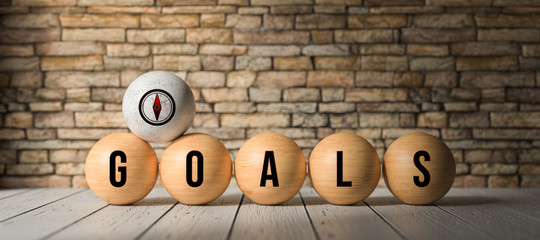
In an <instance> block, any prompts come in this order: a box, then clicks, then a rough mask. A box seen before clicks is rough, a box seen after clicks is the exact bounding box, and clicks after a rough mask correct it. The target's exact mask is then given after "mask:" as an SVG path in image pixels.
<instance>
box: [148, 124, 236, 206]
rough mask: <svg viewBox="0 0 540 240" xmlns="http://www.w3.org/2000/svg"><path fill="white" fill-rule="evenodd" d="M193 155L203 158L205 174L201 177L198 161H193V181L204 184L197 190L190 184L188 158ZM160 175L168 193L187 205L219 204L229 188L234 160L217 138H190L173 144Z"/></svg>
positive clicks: (196, 158)
mask: <svg viewBox="0 0 540 240" xmlns="http://www.w3.org/2000/svg"><path fill="white" fill-rule="evenodd" d="M192 151H198V152H199V153H200V154H201V157H202V158H203V159H202V168H203V174H202V176H199V175H198V173H197V171H198V169H199V165H198V164H197V162H198V161H199V159H198V157H193V158H190V159H189V161H191V163H192V168H191V173H192V175H191V179H190V180H191V181H193V182H197V181H201V183H200V185H199V186H197V187H192V186H190V185H189V184H188V182H187V178H186V173H187V168H186V163H187V161H188V159H187V156H188V154H189V153H190V152H192ZM159 174H160V176H161V180H162V182H163V185H164V186H165V188H166V189H167V191H168V192H169V193H170V194H171V195H172V196H173V197H174V198H175V199H176V200H178V201H180V202H181V203H184V204H206V203H209V202H211V201H214V200H216V199H217V198H218V197H219V196H221V194H223V192H225V190H226V189H227V186H229V182H230V181H231V175H232V160H231V156H230V154H229V151H228V150H227V148H225V146H224V145H223V144H222V143H221V142H220V141H219V140H218V139H216V138H214V137H212V136H210V135H207V134H200V133H196V134H188V135H184V136H182V137H180V138H179V139H176V140H175V141H173V142H172V143H171V144H170V145H169V146H168V147H167V149H165V152H164V153H163V156H162V157H161V162H160V165H159Z"/></svg>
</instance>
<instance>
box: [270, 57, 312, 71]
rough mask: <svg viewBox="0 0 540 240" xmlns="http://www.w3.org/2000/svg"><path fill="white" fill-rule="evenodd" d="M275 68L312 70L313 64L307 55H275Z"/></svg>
mask: <svg viewBox="0 0 540 240" xmlns="http://www.w3.org/2000/svg"><path fill="white" fill-rule="evenodd" d="M273 66H274V69H275V70H312V69H313V64H312V63H311V58H309V57H275V58H274V65H273Z"/></svg>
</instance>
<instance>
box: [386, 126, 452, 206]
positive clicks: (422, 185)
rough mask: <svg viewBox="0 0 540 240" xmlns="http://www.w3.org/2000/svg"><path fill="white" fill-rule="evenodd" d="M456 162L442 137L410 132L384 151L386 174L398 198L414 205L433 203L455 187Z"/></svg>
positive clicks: (388, 183)
mask: <svg viewBox="0 0 540 240" xmlns="http://www.w3.org/2000/svg"><path fill="white" fill-rule="evenodd" d="M455 175H456V162H455V160H454V156H453V155H452V152H450V149H449V148H448V147H447V146H446V144H444V142H442V141H441V140H440V139H439V138H436V137H434V136H432V135H429V134H425V133H410V134H407V135H404V136H401V137H400V138H398V139H397V140H396V141H394V142H393V143H392V144H391V145H390V147H388V150H387V151H386V153H385V154H384V160H383V176H384V181H385V182H386V186H387V187H388V189H389V190H390V191H391V192H392V194H394V196H396V197H397V198H398V199H399V200H401V201H402V202H404V203H407V204H412V205H426V204H431V203H434V202H436V201H438V200H439V199H441V198H442V197H443V196H444V195H446V193H447V192H448V191H449V190H450V188H451V187H452V184H453V183H454V177H455Z"/></svg>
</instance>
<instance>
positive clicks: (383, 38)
mask: <svg viewBox="0 0 540 240" xmlns="http://www.w3.org/2000/svg"><path fill="white" fill-rule="evenodd" d="M395 36H397V35H395V33H394V31H392V30H386V29H385V30H371V29H369V30H336V31H334V38H335V41H336V42H337V43H382V42H392V41H394V38H395Z"/></svg>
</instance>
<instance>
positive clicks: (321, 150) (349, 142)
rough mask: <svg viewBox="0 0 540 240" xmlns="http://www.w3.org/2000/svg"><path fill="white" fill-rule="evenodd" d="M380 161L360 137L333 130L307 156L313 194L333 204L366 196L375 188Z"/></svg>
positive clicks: (368, 144)
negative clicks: (314, 191)
mask: <svg viewBox="0 0 540 240" xmlns="http://www.w3.org/2000/svg"><path fill="white" fill-rule="evenodd" d="M380 176H381V163H380V160H379V156H378V155H377V152H376V151H375V149H374V148H373V146H371V144H370V143H369V142H368V141H366V140H365V139H364V138H362V137H360V136H358V135H356V134H351V133H336V134H333V135H330V136H328V137H326V138H324V139H323V140H322V141H320V142H319V143H318V144H317V146H315V148H314V149H313V151H312V152H311V156H310V157H309V177H310V179H311V184H313V187H314V188H315V190H316V191H317V193H318V194H319V195H320V196H321V197H322V198H324V199H325V200H326V201H328V202H330V203H333V204H340V205H350V204H355V203H358V202H360V201H362V200H364V199H365V198H367V197H368V196H369V195H370V194H371V193H372V192H373V190H375V188H376V187H377V183H378V182H379V178H380Z"/></svg>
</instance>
